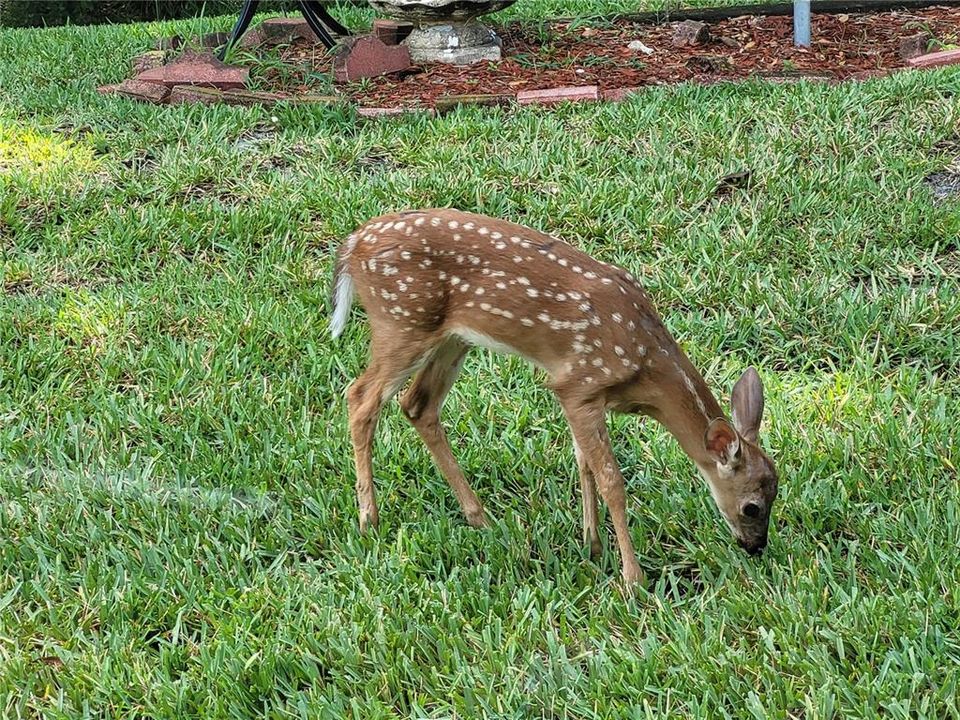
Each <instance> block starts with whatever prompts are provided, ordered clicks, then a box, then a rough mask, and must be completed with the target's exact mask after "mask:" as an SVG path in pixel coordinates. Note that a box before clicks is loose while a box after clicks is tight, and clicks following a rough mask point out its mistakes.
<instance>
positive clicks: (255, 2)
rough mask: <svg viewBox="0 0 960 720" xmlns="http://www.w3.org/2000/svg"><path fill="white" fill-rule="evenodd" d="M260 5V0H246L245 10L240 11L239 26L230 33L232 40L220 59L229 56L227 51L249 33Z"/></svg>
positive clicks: (225, 47)
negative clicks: (251, 22) (248, 30)
mask: <svg viewBox="0 0 960 720" xmlns="http://www.w3.org/2000/svg"><path fill="white" fill-rule="evenodd" d="M259 5H260V0H244V3H243V9H242V10H241V11H240V17H239V18H237V24H236V25H234V26H233V30H232V31H231V32H230V39H229V40H227V44H226V45H224V46H223V50H221V51H220V59H221V60H223V59H224V58H225V57H226V56H227V51H228V50H229V49H230V48H232V47H233V45H234V43H236V42H237V41H238V40H239V39H240V38H241V37H243V34H244V33H245V32H246V31H247V28H248V27H250V21H251V20H252V19H253V15H254V13H256V12H257V7H258V6H259Z"/></svg>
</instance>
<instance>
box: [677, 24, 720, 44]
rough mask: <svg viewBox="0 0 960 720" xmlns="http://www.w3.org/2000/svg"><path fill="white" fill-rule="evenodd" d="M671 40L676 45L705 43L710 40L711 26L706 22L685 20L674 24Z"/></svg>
mask: <svg viewBox="0 0 960 720" xmlns="http://www.w3.org/2000/svg"><path fill="white" fill-rule="evenodd" d="M671 41H672V43H673V46H674V47H686V46H688V45H704V44H706V43H708V42H710V28H709V27H708V26H707V24H706V23H702V22H697V21H696V20H685V21H684V22H680V23H677V24H676V25H674V26H673V37H672V38H671Z"/></svg>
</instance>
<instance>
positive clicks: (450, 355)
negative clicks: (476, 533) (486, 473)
mask: <svg viewBox="0 0 960 720" xmlns="http://www.w3.org/2000/svg"><path fill="white" fill-rule="evenodd" d="M469 349H470V348H469V346H468V345H466V344H464V343H463V342H462V341H460V340H459V339H458V338H448V339H447V340H445V341H444V343H443V344H442V345H440V346H438V347H437V348H436V349H435V350H434V351H433V353H432V354H431V356H430V359H429V360H428V361H427V364H426V365H424V366H423V368H422V369H421V370H420V372H419V373H417V376H416V377H415V378H414V379H413V382H412V383H411V384H410V387H409V388H407V390H406V392H404V394H403V395H402V396H401V397H400V407H401V409H402V410H403V414H404V415H406V416H407V419H409V420H410V422H411V424H412V425H413V427H414V428H416V430H417V433H418V434H419V435H420V437H421V438H422V439H423V442H424V444H425V445H426V446H427V449H428V450H429V451H430V455H432V456H433V460H434V462H435V463H436V465H437V467H438V468H439V470H440V473H441V474H442V475H443V477H444V479H446V481H447V484H448V485H449V486H450V488H451V489H452V490H453V493H454V495H456V496H457V500H458V501H459V502H460V508H461V509H462V510H463V514H464V515H465V516H466V518H467V522H468V523H470V525H472V526H473V527H484V526H486V525H487V516H486V513H485V512H484V510H483V505H482V504H481V503H480V500H479V499H478V498H477V496H476V493H474V492H473V489H472V488H471V487H470V484H469V483H468V482H467V479H466V478H465V477H464V475H463V471H462V470H461V469H460V465H459V464H458V463H457V459H456V458H455V457H454V456H453V450H451V448H450V441H449V440H448V439H447V434H446V433H445V432H444V430H443V427H442V426H441V425H440V408H441V407H442V406H443V401H444V399H445V398H446V397H447V393H449V392H450V388H451V387H453V383H454V382H456V379H457V375H458V374H459V373H460V367H461V366H462V365H463V359H464V357H465V356H466V354H467V351H468V350H469Z"/></svg>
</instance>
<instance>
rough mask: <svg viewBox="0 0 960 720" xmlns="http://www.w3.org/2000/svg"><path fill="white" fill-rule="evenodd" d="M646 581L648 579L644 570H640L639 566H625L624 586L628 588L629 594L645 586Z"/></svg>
mask: <svg viewBox="0 0 960 720" xmlns="http://www.w3.org/2000/svg"><path fill="white" fill-rule="evenodd" d="M646 581H647V577H646V575H644V574H643V570H641V569H640V566H639V565H626V566H624V568H623V584H624V585H625V586H626V588H627V592H632V591H633V590H634V589H635V588H638V587H640V586H641V585H643V584H645V583H646Z"/></svg>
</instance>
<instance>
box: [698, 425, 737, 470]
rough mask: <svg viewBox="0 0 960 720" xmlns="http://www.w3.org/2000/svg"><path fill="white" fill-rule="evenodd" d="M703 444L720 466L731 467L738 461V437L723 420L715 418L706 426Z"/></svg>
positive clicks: (731, 427)
mask: <svg viewBox="0 0 960 720" xmlns="http://www.w3.org/2000/svg"><path fill="white" fill-rule="evenodd" d="M703 444H704V445H705V446H706V448H707V450H709V451H710V454H711V455H713V458H714V460H716V461H717V462H718V463H720V464H721V465H727V466H732V465H734V464H735V463H736V462H737V460H739V459H740V436H739V435H737V431H736V430H734V429H733V426H732V425H731V424H730V423H728V422H727V421H726V420H724V419H723V418H717V419H716V420H714V421H713V422H711V423H710V425H708V426H707V432H706V433H705V434H704V437H703Z"/></svg>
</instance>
